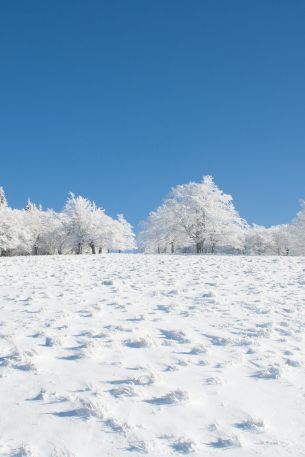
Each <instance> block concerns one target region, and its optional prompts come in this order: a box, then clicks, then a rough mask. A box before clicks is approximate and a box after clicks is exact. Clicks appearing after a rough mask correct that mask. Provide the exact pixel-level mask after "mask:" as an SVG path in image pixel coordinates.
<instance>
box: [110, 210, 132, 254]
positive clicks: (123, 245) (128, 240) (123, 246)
mask: <svg viewBox="0 0 305 457" xmlns="http://www.w3.org/2000/svg"><path fill="white" fill-rule="evenodd" d="M112 233H113V236H112V249H115V250H117V251H126V250H129V251H130V250H133V249H135V248H136V242H135V234H134V232H133V229H132V226H131V225H130V224H129V222H127V221H126V219H125V218H124V216H123V214H119V215H118V218H117V219H116V220H114V221H113V223H112Z"/></svg>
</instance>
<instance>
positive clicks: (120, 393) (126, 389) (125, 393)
mask: <svg viewBox="0 0 305 457" xmlns="http://www.w3.org/2000/svg"><path fill="white" fill-rule="evenodd" d="M109 393H110V394H111V395H112V396H113V397H115V398H120V397H135V396H136V395H137V394H136V392H135V390H134V388H133V387H132V386H123V387H117V388H114V389H111V390H109Z"/></svg>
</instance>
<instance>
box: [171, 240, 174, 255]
mask: <svg viewBox="0 0 305 457" xmlns="http://www.w3.org/2000/svg"><path fill="white" fill-rule="evenodd" d="M174 252H175V244H174V242H173V241H172V242H171V253H172V254H174Z"/></svg>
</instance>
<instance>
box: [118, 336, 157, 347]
mask: <svg viewBox="0 0 305 457" xmlns="http://www.w3.org/2000/svg"><path fill="white" fill-rule="evenodd" d="M124 344H125V346H127V347H129V348H134V349H140V348H148V347H151V346H152V345H153V343H152V340H151V338H149V337H138V338H130V339H128V340H125V341H124Z"/></svg>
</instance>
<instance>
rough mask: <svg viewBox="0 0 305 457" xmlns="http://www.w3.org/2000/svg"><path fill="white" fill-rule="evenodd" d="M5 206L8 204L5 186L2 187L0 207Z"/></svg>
mask: <svg viewBox="0 0 305 457" xmlns="http://www.w3.org/2000/svg"><path fill="white" fill-rule="evenodd" d="M4 206H8V205H7V200H6V197H5V192H4V189H3V187H0V208H3V207H4Z"/></svg>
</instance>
